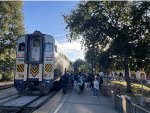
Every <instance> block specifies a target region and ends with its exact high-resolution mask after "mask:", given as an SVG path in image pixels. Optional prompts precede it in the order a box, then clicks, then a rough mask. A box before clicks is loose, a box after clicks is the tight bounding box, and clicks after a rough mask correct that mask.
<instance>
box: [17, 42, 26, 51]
mask: <svg viewBox="0 0 150 113" xmlns="http://www.w3.org/2000/svg"><path fill="white" fill-rule="evenodd" d="M24 50H25V43H24V42H22V43H19V48H18V51H24Z"/></svg>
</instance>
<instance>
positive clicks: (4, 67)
mask: <svg viewBox="0 0 150 113" xmlns="http://www.w3.org/2000/svg"><path fill="white" fill-rule="evenodd" d="M22 3H23V2H22V1H0V74H1V75H2V80H10V79H11V78H12V77H10V75H12V74H11V73H13V71H14V67H15V63H14V62H15V45H16V39H17V38H18V37H19V36H20V35H22V34H24V26H23V14H22Z"/></svg>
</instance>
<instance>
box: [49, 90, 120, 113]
mask: <svg viewBox="0 0 150 113" xmlns="http://www.w3.org/2000/svg"><path fill="white" fill-rule="evenodd" d="M110 99H111V98H109V97H104V96H102V95H100V96H99V97H97V98H93V97H92V91H88V92H83V93H82V94H80V95H78V94H76V93H75V92H74V91H72V90H71V91H69V92H68V93H67V95H65V97H64V99H63V100H62V101H61V102H60V105H59V106H58V107H57V109H56V110H55V111H54V113H117V112H116V111H115V110H114V109H112V105H111V100H110ZM50 113H51V112H50Z"/></svg>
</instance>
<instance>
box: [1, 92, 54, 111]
mask: <svg viewBox="0 0 150 113" xmlns="http://www.w3.org/2000/svg"><path fill="white" fill-rule="evenodd" d="M56 93H57V92H56V91H52V92H51V93H50V94H48V95H45V96H39V95H24V96H21V95H18V94H16V95H12V96H9V97H6V98H4V99H1V100H0V113H32V112H33V111H34V110H36V109H38V108H39V107H41V106H42V105H43V104H45V103H46V102H47V101H49V100H50V99H51V98H52V97H53V96H54V95H55V94H56Z"/></svg>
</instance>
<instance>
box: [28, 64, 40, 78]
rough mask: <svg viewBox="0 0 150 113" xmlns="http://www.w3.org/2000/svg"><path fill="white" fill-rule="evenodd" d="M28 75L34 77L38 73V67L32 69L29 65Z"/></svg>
mask: <svg viewBox="0 0 150 113" xmlns="http://www.w3.org/2000/svg"><path fill="white" fill-rule="evenodd" d="M30 73H31V74H32V76H34V77H35V76H36V75H37V74H38V73H39V66H36V67H32V65H30Z"/></svg>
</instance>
